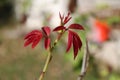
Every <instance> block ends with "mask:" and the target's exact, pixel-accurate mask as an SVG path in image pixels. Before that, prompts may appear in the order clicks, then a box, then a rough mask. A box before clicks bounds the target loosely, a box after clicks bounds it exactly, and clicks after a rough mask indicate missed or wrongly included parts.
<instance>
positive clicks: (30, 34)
mask: <svg viewBox="0 0 120 80" xmlns="http://www.w3.org/2000/svg"><path fill="white" fill-rule="evenodd" d="M38 32H39V30H33V31H31V32H30V33H28V34H27V35H26V36H25V37H24V39H27V38H29V37H30V36H32V35H35V34H37V33H38Z"/></svg>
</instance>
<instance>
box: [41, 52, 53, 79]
mask: <svg viewBox="0 0 120 80" xmlns="http://www.w3.org/2000/svg"><path fill="white" fill-rule="evenodd" d="M51 59H52V55H51V52H49V53H48V56H47V59H46V62H45V65H44V68H43V71H42V73H41V74H40V77H39V80H42V79H43V77H44V74H45V72H46V70H47V67H48V64H49V62H50V61H51Z"/></svg>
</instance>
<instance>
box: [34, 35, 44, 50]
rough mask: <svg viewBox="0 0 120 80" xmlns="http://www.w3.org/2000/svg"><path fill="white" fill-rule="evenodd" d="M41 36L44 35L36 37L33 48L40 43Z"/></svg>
mask: <svg viewBox="0 0 120 80" xmlns="http://www.w3.org/2000/svg"><path fill="white" fill-rule="evenodd" d="M41 38H42V37H40V38H36V39H34V41H33V43H32V48H34V47H35V46H36V45H37V44H38V43H39V41H40V39H41Z"/></svg>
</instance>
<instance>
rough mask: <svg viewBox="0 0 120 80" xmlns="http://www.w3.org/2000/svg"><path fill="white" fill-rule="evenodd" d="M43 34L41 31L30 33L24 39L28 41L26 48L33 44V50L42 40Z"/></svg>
mask: <svg viewBox="0 0 120 80" xmlns="http://www.w3.org/2000/svg"><path fill="white" fill-rule="evenodd" d="M42 36H43V35H42V32H41V31H39V30H34V31H32V32H30V33H28V34H27V35H26V36H25V38H24V39H27V40H26V41H25V43H24V46H25V47H26V46H28V45H29V44H31V43H32V48H34V47H35V46H36V45H37V44H38V42H39V41H40V40H41V38H42Z"/></svg>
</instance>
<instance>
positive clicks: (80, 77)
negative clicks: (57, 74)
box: [78, 39, 90, 80]
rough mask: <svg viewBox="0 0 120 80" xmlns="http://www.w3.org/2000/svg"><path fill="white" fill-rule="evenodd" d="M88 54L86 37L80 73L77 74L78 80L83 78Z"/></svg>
mask: <svg viewBox="0 0 120 80" xmlns="http://www.w3.org/2000/svg"><path fill="white" fill-rule="evenodd" d="M89 54H90V52H89V47H88V41H87V39H86V52H85V53H84V57H83V62H82V69H81V72H80V75H79V76H78V80H83V78H84V76H85V74H86V71H87V67H88V62H89Z"/></svg>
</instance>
